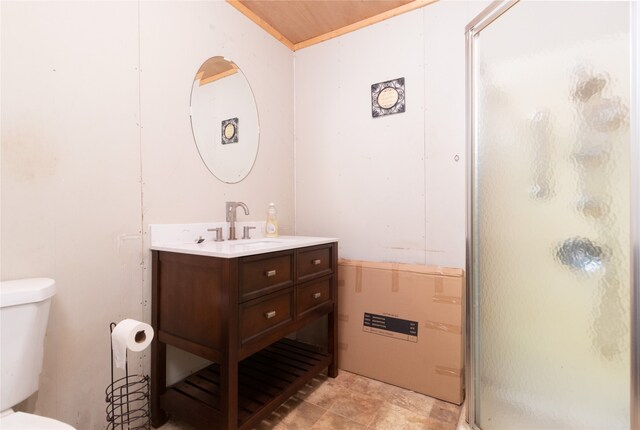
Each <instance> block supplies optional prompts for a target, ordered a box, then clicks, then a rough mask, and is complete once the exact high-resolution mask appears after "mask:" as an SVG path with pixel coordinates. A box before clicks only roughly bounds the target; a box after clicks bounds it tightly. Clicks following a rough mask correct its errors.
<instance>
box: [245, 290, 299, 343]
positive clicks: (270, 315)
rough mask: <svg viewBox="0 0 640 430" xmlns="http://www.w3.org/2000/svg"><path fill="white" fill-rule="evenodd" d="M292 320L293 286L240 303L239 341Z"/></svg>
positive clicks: (259, 334) (256, 335)
mask: <svg viewBox="0 0 640 430" xmlns="http://www.w3.org/2000/svg"><path fill="white" fill-rule="evenodd" d="M292 320H293V288H289V289H287V290H286V291H284V292H281V293H275V294H272V295H269V296H267V297H261V298H259V299H255V300H251V301H249V302H245V303H243V304H241V305H240V343H246V342H248V341H250V340H252V339H254V338H256V337H258V336H261V335H263V334H266V333H268V332H269V331H270V330H274V329H275V328H276V327H277V326H280V325H282V324H284V323H287V322H289V321H292Z"/></svg>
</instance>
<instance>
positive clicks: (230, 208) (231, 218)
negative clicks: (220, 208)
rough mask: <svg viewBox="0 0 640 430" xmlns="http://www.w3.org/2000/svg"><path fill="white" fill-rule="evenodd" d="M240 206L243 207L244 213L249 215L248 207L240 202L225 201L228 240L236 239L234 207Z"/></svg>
mask: <svg viewBox="0 0 640 430" xmlns="http://www.w3.org/2000/svg"><path fill="white" fill-rule="evenodd" d="M238 206H240V207H241V208H242V209H244V214H245V215H249V208H248V207H247V205H245V204H244V203H242V202H227V203H226V206H225V207H226V210H227V222H228V223H229V239H228V240H238V238H237V237H236V209H237V207H238Z"/></svg>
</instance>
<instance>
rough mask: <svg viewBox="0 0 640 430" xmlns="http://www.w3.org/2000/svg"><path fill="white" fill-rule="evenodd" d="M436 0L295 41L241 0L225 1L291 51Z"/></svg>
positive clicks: (410, 4)
mask: <svg viewBox="0 0 640 430" xmlns="http://www.w3.org/2000/svg"><path fill="white" fill-rule="evenodd" d="M436 1H438V0H413V1H410V2H408V3H405V4H403V5H401V6H398V7H394V8H392V9H389V10H386V11H384V12H381V13H378V14H375V15H373V16H370V17H368V18H365V19H361V20H358V21H356V22H353V23H351V24H349V25H345V26H342V27H340V28H338V29H336V30H332V31H328V32H325V33H322V34H318V35H316V36H314V37H310V38H308V39H306V40H302V41H299V42H297V43H294V42H292V41H291V40H289V39H288V38H287V37H285V36H284V35H283V34H282V33H281V31H280V30H278V29H277V28H275V27H274V26H272V25H271V24H270V23H269V22H267V19H268V17H261V16H259V15H258V14H256V13H255V12H254V11H253V10H251V9H249V8H248V7H247V6H246V5H244V4H243V3H242V0H227V2H228V3H229V4H230V5H231V6H233V7H234V8H236V9H237V10H238V11H240V12H241V13H242V14H244V15H245V16H246V17H247V18H249V19H250V20H251V21H253V22H254V23H256V24H257V25H259V26H260V27H262V28H263V29H264V30H265V31H266V32H267V33H269V34H270V35H271V36H273V37H274V38H276V39H277V40H279V41H280V42H281V43H282V44H284V45H285V46H286V47H287V48H289V49H291V50H292V51H297V50H299V49H303V48H307V47H309V46H312V45H315V44H317V43H320V42H324V41H326V40H330V39H333V38H335V37H338V36H342V35H344V34H347V33H351V32H352V31H356V30H359V29H361V28H364V27H367V26H369V25H372V24H376V23H378V22H381V21H384V20H386V19H389V18H393V17H394V16H398V15H400V14H403V13H406V12H410V11H412V10H415V9H418V8H421V7H424V6H427V5H429V4H431V3H435V2H436ZM274 3H277V4H278V5H280V6H282V5H283V4H286V3H287V2H286V1H278V2H274ZM320 3H324V2H318V4H320ZM307 4H308V5H307V7H308V8H313V7H314V4H313V2H311V1H310V2H307ZM300 22H303V20H302V19H301V20H300Z"/></svg>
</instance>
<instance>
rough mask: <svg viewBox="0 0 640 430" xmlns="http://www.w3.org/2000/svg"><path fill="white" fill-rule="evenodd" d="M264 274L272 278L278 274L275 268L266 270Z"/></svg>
mask: <svg viewBox="0 0 640 430" xmlns="http://www.w3.org/2000/svg"><path fill="white" fill-rule="evenodd" d="M264 276H266V277H267V278H270V277H272V276H276V271H275V270H266V271H265V272H264Z"/></svg>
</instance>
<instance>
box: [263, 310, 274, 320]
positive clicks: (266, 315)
mask: <svg viewBox="0 0 640 430" xmlns="http://www.w3.org/2000/svg"><path fill="white" fill-rule="evenodd" d="M275 316H276V311H269V312H265V313H264V317H265V318H266V319H268V320H270V319H271V318H273V317H275Z"/></svg>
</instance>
